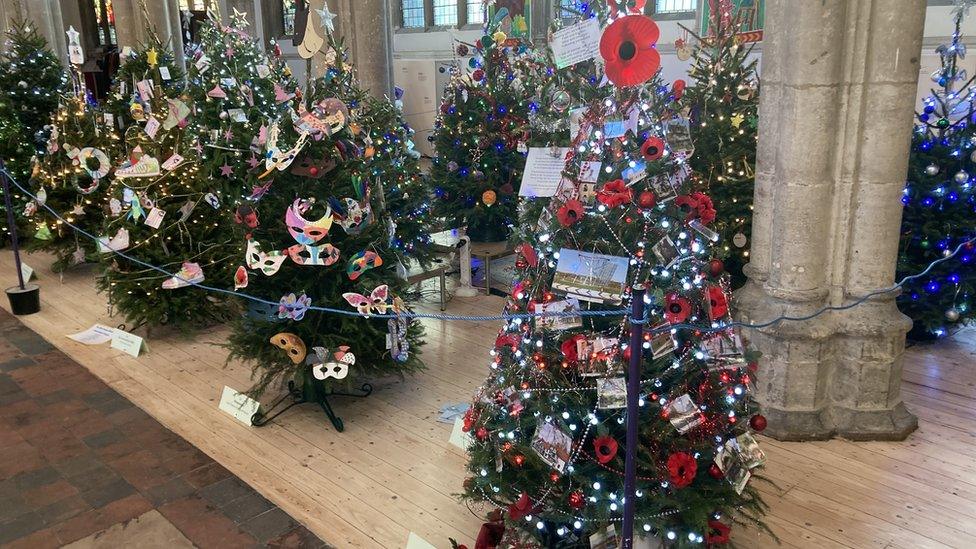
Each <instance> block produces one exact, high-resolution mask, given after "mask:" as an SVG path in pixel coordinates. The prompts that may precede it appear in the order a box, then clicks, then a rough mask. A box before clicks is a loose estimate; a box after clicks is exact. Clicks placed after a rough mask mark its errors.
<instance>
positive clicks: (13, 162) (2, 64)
mask: <svg viewBox="0 0 976 549" xmlns="http://www.w3.org/2000/svg"><path fill="white" fill-rule="evenodd" d="M7 35H8V37H7V44H6V46H5V49H4V52H3V55H2V57H0V108H2V109H3V110H5V111H6V113H7V114H8V115H11V116H13V119H8V118H7V117H4V118H3V120H0V125H2V126H0V131H4V134H5V135H4V137H6V139H3V140H2V141H0V147H2V150H0V154H2V155H3V159H4V163H5V164H6V166H7V170H8V171H10V173H11V174H13V176H14V177H15V178H17V180H18V181H21V180H23V181H26V180H27V176H28V175H29V174H30V166H31V158H32V157H33V156H35V155H37V154H44V153H45V152H46V149H45V148H44V146H43V141H44V138H43V131H42V130H43V129H44V126H46V125H47V124H48V123H49V122H50V120H51V116H52V115H53V114H54V112H55V110H57V108H58V102H59V101H60V100H61V97H62V95H63V94H64V93H66V92H67V91H68V89H67V85H68V76H67V74H66V73H65V71H64V68H62V67H61V63H60V62H59V61H58V56H57V55H55V54H54V52H52V51H51V50H50V48H48V44H47V40H45V39H44V37H43V36H41V35H39V34H38V33H37V31H36V30H35V29H34V28H32V27H31V26H30V25H29V24H28V23H27V22H26V21H14V22H12V24H11V28H10V30H8V31H7ZM7 127H17V128H19V130H20V132H19V133H14V132H13V131H5V130H7Z"/></svg>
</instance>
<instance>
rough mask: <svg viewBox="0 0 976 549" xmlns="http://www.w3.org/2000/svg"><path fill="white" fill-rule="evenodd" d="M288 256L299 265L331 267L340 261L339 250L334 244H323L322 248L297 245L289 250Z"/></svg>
mask: <svg viewBox="0 0 976 549" xmlns="http://www.w3.org/2000/svg"><path fill="white" fill-rule="evenodd" d="M288 256H289V257H291V260H292V261H294V262H295V263H296V264H298V265H325V266H329V265H332V264H333V263H335V262H336V261H339V248H336V247H335V246H333V245H332V244H323V245H321V246H309V245H308V244H295V245H294V246H291V247H289V248H288Z"/></svg>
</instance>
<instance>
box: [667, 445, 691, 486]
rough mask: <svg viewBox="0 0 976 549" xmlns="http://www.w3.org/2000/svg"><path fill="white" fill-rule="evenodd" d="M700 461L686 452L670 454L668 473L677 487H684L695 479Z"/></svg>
mask: <svg viewBox="0 0 976 549" xmlns="http://www.w3.org/2000/svg"><path fill="white" fill-rule="evenodd" d="M697 472H698V462H697V461H695V458H693V457H691V456H690V455H688V454H686V453H685V452H675V453H673V454H671V455H670V456H668V474H669V476H670V477H671V484H673V485H674V487H675V488H684V487H685V486H688V485H689V484H691V481H693V480H695V474H696V473H697Z"/></svg>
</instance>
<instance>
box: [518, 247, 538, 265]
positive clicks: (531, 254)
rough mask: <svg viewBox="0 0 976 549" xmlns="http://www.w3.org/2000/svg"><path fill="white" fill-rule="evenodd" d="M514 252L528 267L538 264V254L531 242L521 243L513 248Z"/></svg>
mask: <svg viewBox="0 0 976 549" xmlns="http://www.w3.org/2000/svg"><path fill="white" fill-rule="evenodd" d="M515 251H516V253H518V254H519V256H521V257H522V258H523V259H524V260H525V262H526V264H527V265H528V266H529V267H538V266H539V255H538V254H536V252H535V248H533V247H532V245H531V244H526V243H524V242H523V243H522V244H519V245H518V247H516V248H515Z"/></svg>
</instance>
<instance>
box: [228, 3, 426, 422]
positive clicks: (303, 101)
mask: <svg viewBox="0 0 976 549" xmlns="http://www.w3.org/2000/svg"><path fill="white" fill-rule="evenodd" d="M314 19H315V20H319V21H320V22H321V27H320V26H319V24H318V23H319V21H316V22H315V23H316V24H312V23H311V22H310V23H309V24H308V26H307V28H306V29H305V35H304V38H297V41H299V43H300V46H299V51H302V48H306V49H309V50H311V51H312V52H315V51H317V50H318V49H319V48H320V47H321V44H322V42H317V41H316V38H318V40H322V39H323V38H322V35H323V34H324V35H325V36H324V40H325V41H324V44H325V48H324V50H323V56H324V59H325V66H323V67H322V68H321V72H320V74H321V76H319V77H317V78H315V79H314V80H311V81H310V82H308V84H307V86H306V90H305V93H304V94H302V96H301V98H300V99H299V98H296V99H295V100H294V101H290V102H289V104H290V105H291V106H292V107H293V108H294V110H293V111H292V112H291V113H290V115H289V116H286V117H284V118H282V119H279V120H276V121H273V122H271V123H270V126H269V128H268V131H267V143H266V145H265V147H264V149H265V154H264V155H263V156H264V160H263V162H261V164H260V165H257V166H255V167H254V168H253V169H251V170H250V171H249V172H248V174H247V179H248V180H249V181H252V182H253V187H254V192H253V193H252V195H251V196H250V197H249V198H248V199H247V200H246V201H245V202H244V203H242V204H240V205H239V206H238V209H237V215H238V217H239V218H240V220H241V224H240V225H239V226H238V227H239V230H238V238H239V242H240V243H241V244H242V247H245V246H246V250H245V249H242V250H241V253H240V256H239V257H238V261H240V263H241V264H240V267H238V270H237V276H236V278H235V284H236V287H237V288H240V289H241V291H242V292H246V293H247V294H249V295H251V296H256V297H258V298H260V299H263V300H265V301H267V302H271V303H274V305H272V306H266V305H264V304H263V303H260V302H254V301H249V303H248V314H247V316H246V317H245V318H242V319H240V320H238V321H236V322H235V323H234V325H233V333H232V335H231V337H230V340H229V347H230V350H231V356H232V357H233V358H240V359H243V360H245V361H247V362H250V363H251V364H253V365H254V373H255V376H256V385H255V387H254V390H253V391H254V392H255V393H260V392H262V391H263V390H264V389H266V388H267V387H268V386H269V385H272V384H276V383H277V382H284V381H294V382H296V383H297V385H298V386H299V387H301V388H302V390H304V391H305V394H306V397H307V398H309V399H313V400H319V401H321V402H325V401H324V399H325V398H326V395H327V394H330V393H331V392H333V391H335V390H341V389H342V388H348V387H350V386H351V384H352V383H353V382H354V381H360V380H362V379H364V378H365V379H370V378H375V377H378V376H386V375H403V374H407V373H410V372H414V371H416V370H418V369H420V368H422V363H421V362H420V360H419V358H418V349H419V346H420V343H421V335H422V334H421V328H420V326H419V324H417V323H414V322H410V321H409V320H407V319H405V318H402V317H401V318H389V319H387V318H375V317H374V318H367V317H370V316H371V315H376V314H393V313H397V312H404V311H405V310H406V309H405V307H406V305H404V301H403V300H404V298H406V297H407V296H406V294H405V292H406V290H407V284H406V282H405V281H404V280H403V279H402V278H401V277H400V274H399V273H400V272H402V266H403V265H404V264H405V263H407V262H408V261H410V260H411V259H423V256H424V254H425V253H426V248H427V247H426V246H423V245H420V244H424V243H426V242H427V240H428V238H429V237H428V236H426V235H424V234H423V233H422V229H423V226H424V217H425V214H426V213H427V212H426V207H425V201H426V197H425V196H424V194H423V192H422V189H415V186H418V185H419V183H420V182H419V179H418V178H417V171H416V163H415V162H416V161H415V158H414V156H415V155H414V154H412V151H411V148H410V141H409V131H408V130H407V129H406V128H405V126H404V125H403V122H402V120H401V119H400V113H399V111H398V110H397V109H395V108H394V107H392V106H391V105H389V103H388V102H385V101H379V100H375V99H370V98H369V97H368V95H367V93H366V92H365V91H364V90H363V89H362V88H360V87H359V85H358V83H357V81H356V78H355V75H354V72H353V68H352V67H351V66H350V65H349V64H348V63H347V61H346V57H345V51H344V48H343V47H342V44H341V43H339V42H338V41H337V40H336V39H335V38H334V37H333V36H332V34H331V30H332V29H331V28H330V27H331V25H330V24H329V23H330V20H329V19H327V18H321V17H314ZM316 43H318V44H319V45H318V46H315V44H316ZM309 44H311V45H312V46H311V47H307V46H309ZM309 64H310V65H311V63H309ZM310 306H314V307H328V308H332V309H341V310H347V311H349V312H350V313H352V315H351V316H343V315H340V314H335V313H326V312H322V311H317V310H312V309H309V307H310ZM333 421H334V423H335V424H336V427H337V428H340V429H341V425H342V424H341V422H340V421H338V420H336V419H333Z"/></svg>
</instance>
